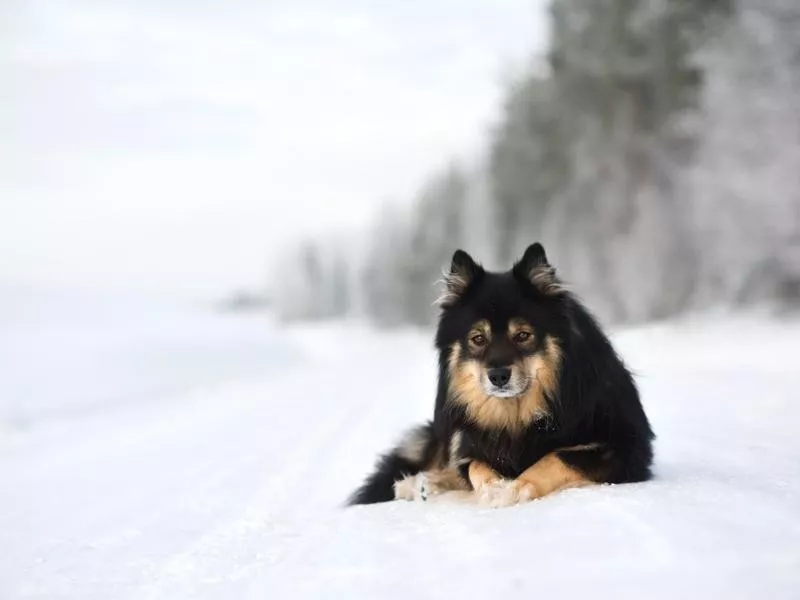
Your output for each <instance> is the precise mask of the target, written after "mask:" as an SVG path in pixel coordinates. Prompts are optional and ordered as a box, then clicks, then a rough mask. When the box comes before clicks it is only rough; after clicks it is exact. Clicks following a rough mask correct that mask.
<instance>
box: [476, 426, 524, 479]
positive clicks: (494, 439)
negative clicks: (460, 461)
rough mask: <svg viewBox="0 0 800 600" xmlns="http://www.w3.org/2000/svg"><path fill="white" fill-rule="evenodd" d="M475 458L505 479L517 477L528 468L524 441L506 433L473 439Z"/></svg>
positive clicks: (484, 435) (479, 436)
mask: <svg viewBox="0 0 800 600" xmlns="http://www.w3.org/2000/svg"><path fill="white" fill-rule="evenodd" d="M471 441H472V449H473V452H472V454H473V455H474V458H476V459H478V460H481V461H483V462H485V463H486V464H488V465H489V466H491V467H492V468H493V469H494V470H495V471H497V472H498V473H499V474H500V475H502V476H503V477H516V476H517V475H519V474H520V473H521V472H522V471H524V470H525V469H526V468H527V467H528V466H530V465H528V464H525V463H526V462H527V460H526V458H527V454H528V453H527V452H526V448H525V444H524V443H523V440H519V439H514V438H513V437H511V436H509V435H507V434H504V433H492V434H483V435H477V436H474V437H473V438H472V440H471Z"/></svg>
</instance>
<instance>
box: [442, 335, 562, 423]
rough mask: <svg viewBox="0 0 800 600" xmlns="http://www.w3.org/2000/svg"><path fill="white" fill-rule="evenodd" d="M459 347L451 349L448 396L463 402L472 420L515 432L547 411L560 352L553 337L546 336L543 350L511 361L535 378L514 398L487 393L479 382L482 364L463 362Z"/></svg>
mask: <svg viewBox="0 0 800 600" xmlns="http://www.w3.org/2000/svg"><path fill="white" fill-rule="evenodd" d="M461 351H462V350H461V345H460V344H458V343H456V344H454V345H453V347H452V349H451V352H450V359H449V364H448V368H449V371H450V389H449V392H450V394H449V400H450V401H451V402H455V403H457V404H459V405H461V406H463V407H464V408H465V410H466V412H467V416H468V417H469V418H470V419H471V420H472V421H473V422H475V423H476V424H478V425H480V426H483V427H488V428H495V429H506V430H508V431H510V432H512V433H518V432H520V431H521V430H522V429H524V428H525V427H527V426H528V425H530V424H531V423H532V422H533V421H534V420H535V419H536V418H538V417H540V416H542V415H545V414H547V411H548V409H547V401H546V399H545V395H546V394H548V395H554V392H555V391H556V389H557V386H558V371H559V367H560V365H561V352H560V350H559V348H558V344H556V342H555V341H554V340H553V339H552V338H548V339H547V341H546V342H545V347H544V350H543V351H542V352H539V353H537V354H536V355H534V356H531V357H529V358H526V359H525V360H524V361H522V365H519V364H517V365H514V367H513V368H514V369H515V370H516V369H520V368H523V369H524V370H525V376H526V377H529V378H531V379H533V380H534V381H531V383H530V385H528V387H527V389H526V390H525V392H523V393H522V394H521V395H520V396H517V397H514V398H496V397H494V396H488V395H486V393H485V392H484V389H483V385H482V383H481V378H482V376H483V366H482V365H481V363H479V362H478V361H476V360H466V361H463V362H462V361H461Z"/></svg>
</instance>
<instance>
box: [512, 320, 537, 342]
mask: <svg viewBox="0 0 800 600" xmlns="http://www.w3.org/2000/svg"><path fill="white" fill-rule="evenodd" d="M520 331H528V332H530V333H531V334H533V327H531V324H530V323H528V322H527V321H526V320H525V319H511V320H510V321H509V322H508V337H510V338H513V337H514V336H515V335H516V334H517V333H519V332H520Z"/></svg>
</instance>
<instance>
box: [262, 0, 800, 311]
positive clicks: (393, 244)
mask: <svg viewBox="0 0 800 600" xmlns="http://www.w3.org/2000/svg"><path fill="white" fill-rule="evenodd" d="M548 19H549V29H550V36H549V41H548V47H547V49H546V52H545V53H543V55H541V54H540V55H536V56H531V57H530V60H528V61H527V65H526V67H525V69H524V70H522V71H521V72H518V73H516V74H515V76H514V78H513V81H511V82H510V83H509V84H508V85H507V87H506V89H505V90H504V94H503V97H504V100H503V103H502V105H501V106H498V107H497V116H496V119H495V123H494V126H493V127H492V129H491V131H490V132H488V135H487V136H486V146H485V148H484V149H483V152H482V154H481V156H482V158H481V160H478V161H473V162H471V163H469V164H467V163H465V162H464V161H463V159H462V158H461V157H457V156H450V157H448V156H443V157H442V161H441V164H440V165H438V167H437V165H432V170H431V173H430V175H429V177H428V178H427V180H426V181H424V182H421V185H420V188H419V191H418V193H417V195H416V197H414V198H409V199H407V200H408V202H406V203H402V204H397V203H395V204H389V203H387V204H386V206H384V207H383V210H381V211H380V212H379V213H378V215H377V216H376V218H375V221H374V223H372V225H371V226H370V227H368V228H366V229H365V230H364V231H363V232H357V233H356V234H354V233H353V232H347V233H344V232H330V235H328V236H324V237H322V238H319V237H315V238H313V239H306V240H302V241H300V242H297V243H296V244H295V245H293V246H292V247H290V248H286V249H285V252H284V253H282V254H281V255H280V256H279V257H278V260H276V261H275V263H276V264H275V270H274V272H273V273H272V275H271V277H270V281H271V289H270V296H271V300H272V303H273V306H274V307H275V309H276V311H277V313H278V314H279V316H280V317H282V318H283V319H287V320H289V319H292V320H294V319H322V318H337V317H344V316H357V317H364V318H368V319H370V320H371V321H373V322H374V323H376V324H378V325H382V326H397V325H406V324H412V325H425V324H428V323H430V322H431V320H432V319H433V318H435V316H436V307H435V306H434V305H433V301H434V299H435V298H436V296H437V288H436V286H435V285H434V284H435V282H436V281H437V280H438V279H440V278H441V273H442V269H443V268H445V267H446V266H447V265H448V264H449V260H450V257H451V255H452V253H453V251H454V249H456V248H459V247H461V248H465V249H468V250H469V251H470V252H471V253H472V254H473V255H474V256H475V257H476V258H479V259H480V260H481V261H482V262H483V263H484V264H485V265H486V266H488V267H504V268H508V266H510V263H511V262H512V261H513V260H514V259H515V258H517V257H518V255H520V254H521V252H522V251H523V249H524V248H525V246H526V245H527V244H528V243H530V242H532V241H535V240H539V241H541V242H542V243H543V244H544V245H545V247H546V248H547V251H548V256H549V257H550V259H551V261H552V262H553V264H554V265H556V267H557V268H558V270H559V273H560V274H561V276H562V277H563V278H564V280H565V281H566V282H567V283H568V284H569V286H570V288H571V289H573V290H574V291H575V292H576V293H577V294H578V295H579V296H580V297H581V298H582V299H583V300H584V301H585V302H586V303H587V304H588V305H589V306H590V307H591V308H592V309H593V311H594V312H595V313H596V314H597V315H598V316H599V317H600V318H601V319H603V320H604V321H605V322H608V323H636V322H646V321H652V320H656V319H664V318H669V317H672V316H674V315H678V314H682V313H686V312H689V311H695V310H704V309H709V308H717V307H724V308H734V309H736V308H744V307H748V306H756V305H762V304H769V305H770V306H774V307H778V308H780V309H781V310H789V309H792V308H795V309H796V308H797V306H798V303H800V185H798V183H800V175H799V174H800V2H797V1H796V0H739V1H738V2H737V1H734V0H594V1H592V2H586V1H585V0H552V2H551V4H550V9H549V13H548ZM386 142H387V143H391V140H387V141H386Z"/></svg>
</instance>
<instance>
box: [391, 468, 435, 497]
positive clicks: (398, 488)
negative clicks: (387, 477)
mask: <svg viewBox="0 0 800 600" xmlns="http://www.w3.org/2000/svg"><path fill="white" fill-rule="evenodd" d="M394 499H395V500H411V501H420V502H425V501H426V500H427V499H428V478H427V477H426V476H425V473H417V474H416V475H406V476H405V477H404V478H403V479H401V480H400V481H395V482H394Z"/></svg>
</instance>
